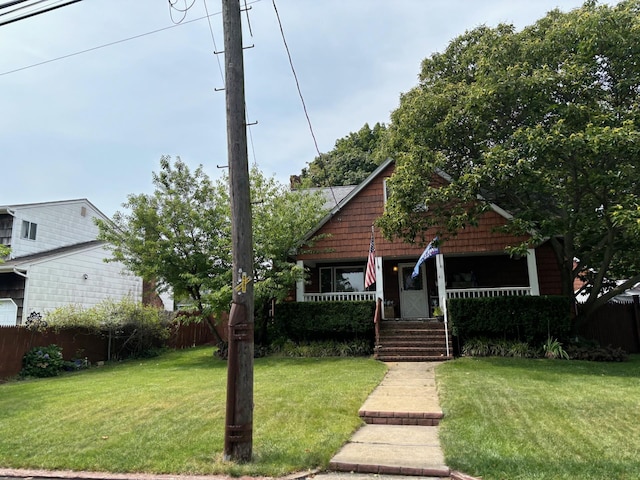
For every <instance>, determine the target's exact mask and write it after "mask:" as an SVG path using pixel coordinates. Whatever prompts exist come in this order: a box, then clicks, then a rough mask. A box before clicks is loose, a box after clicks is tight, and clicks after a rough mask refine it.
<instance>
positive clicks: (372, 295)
mask: <svg viewBox="0 0 640 480" xmlns="http://www.w3.org/2000/svg"><path fill="white" fill-rule="evenodd" d="M303 298H304V301H305V302H354V301H361V300H365V301H372V302H373V301H375V299H376V292H327V293H305V294H304V297H303Z"/></svg>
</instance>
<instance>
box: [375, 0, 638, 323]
mask: <svg viewBox="0 0 640 480" xmlns="http://www.w3.org/2000/svg"><path fill="white" fill-rule="evenodd" d="M639 29H640V1H639V0H624V1H621V2H619V3H617V4H616V5H614V6H610V5H598V4H597V3H596V2H587V3H585V4H584V6H582V7H581V8H578V9H575V10H573V11H570V12H568V13H562V12H560V11H559V10H554V11H551V12H549V13H548V14H547V15H546V16H545V17H544V18H542V19H540V20H539V21H537V22H536V23H535V24H534V25H532V26H530V27H527V28H525V29H523V30H522V31H520V32H516V31H515V29H514V27H513V26H511V25H499V26H497V27H495V28H489V27H486V26H482V27H478V28H476V29H473V30H471V31H468V32H466V33H465V34H463V35H461V36H459V37H457V38H456V39H454V40H453V41H452V42H451V43H450V44H449V46H448V48H447V49H446V50H445V51H444V52H443V53H436V54H434V55H432V56H431V57H429V58H426V59H425V60H424V61H423V63H422V70H421V73H420V83H419V85H418V86H416V87H415V88H413V89H412V90H410V91H409V92H407V93H406V94H404V95H402V97H401V102H400V106H399V108H398V109H397V110H396V111H395V112H393V114H392V123H391V125H390V126H389V141H388V143H386V148H387V152H386V153H387V154H388V155H389V156H393V157H394V158H396V160H397V168H396V174H395V175H394V177H393V179H392V180H391V181H390V183H389V185H390V191H391V195H390V199H389V202H388V203H387V207H386V213H385V215H384V217H383V218H382V220H381V221H380V225H381V226H382V228H383V230H384V232H385V234H386V235H387V236H399V237H404V238H406V239H408V240H410V241H411V240H413V239H414V238H415V236H416V234H418V233H420V232H423V231H425V230H426V229H427V228H428V227H435V228H436V229H437V230H439V233H440V236H441V238H443V240H446V237H447V236H450V235H453V234H454V233H455V232H457V231H458V230H460V229H461V228H462V227H464V226H466V225H473V224H474V223H475V222H476V221H477V220H478V218H479V215H481V214H482V213H483V212H484V211H485V210H486V209H487V208H488V206H489V203H490V202H493V203H495V204H497V205H500V206H501V207H503V208H505V209H507V210H508V211H509V212H510V213H511V214H513V221H511V222H510V223H509V225H508V230H509V231H511V232H512V233H516V234H522V235H526V236H527V237H530V239H531V240H530V242H531V243H533V244H536V243H538V242H540V241H541V240H542V239H549V240H550V242H551V245H552V246H553V248H554V251H555V253H556V256H557V258H558V262H559V265H560V267H561V270H562V274H563V277H562V282H563V288H564V290H565V294H567V295H569V294H572V293H573V280H574V279H575V278H577V277H579V278H581V279H582V280H584V281H585V282H586V283H585V287H584V289H583V290H584V293H586V294H588V296H589V297H588V300H587V308H586V310H585V312H586V313H585V316H588V314H589V313H590V312H592V311H593V310H595V308H597V307H598V306H599V305H600V304H602V303H604V302H606V301H607V300H608V299H609V298H611V297H612V296H613V295H615V294H616V293H618V292H620V291H623V290H624V289H626V288H628V286H630V285H633V284H635V283H636V282H638V281H640V274H639V272H640V223H639V222H638V219H639V218H640V217H639V216H638V211H639V208H638V207H639V206H640V183H639V182H637V177H638V172H637V169H638V158H639V156H640V131H639V129H638V125H639V122H640V63H638V62H637V60H636V59H637V58H638V57H639V56H640V44H639V43H638V42H637V35H638V31H639ZM442 172H444V173H445V174H446V175H444V178H446V179H447V181H446V182H445V181H443V176H442V175H441V174H442ZM434 179H440V181H439V182H434ZM418 204H426V205H427V206H428V209H429V216H425V215H423V214H422V212H420V211H418V210H417V209H415V205H418ZM527 246H528V245H527V244H526V243H525V244H522V245H514V246H513V247H514V251H516V250H517V251H521V250H522V249H524V248H526V247H527ZM574 259H577V264H576V265H575V266H574V263H573V261H574ZM615 279H628V281H627V282H625V283H624V284H622V285H620V286H617V287H616V286H615V284H614V283H613V280H615Z"/></svg>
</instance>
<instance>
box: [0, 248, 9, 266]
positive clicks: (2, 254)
mask: <svg viewBox="0 0 640 480" xmlns="http://www.w3.org/2000/svg"><path fill="white" fill-rule="evenodd" d="M10 251H11V249H10V248H9V247H7V246H6V245H0V263H4V259H5V258H6V257H7V256H8V255H9V252H10Z"/></svg>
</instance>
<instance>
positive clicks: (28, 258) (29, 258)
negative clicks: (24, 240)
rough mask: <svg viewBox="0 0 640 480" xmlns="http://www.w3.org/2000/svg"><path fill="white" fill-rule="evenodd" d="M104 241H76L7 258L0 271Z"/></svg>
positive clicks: (49, 258)
mask: <svg viewBox="0 0 640 480" xmlns="http://www.w3.org/2000/svg"><path fill="white" fill-rule="evenodd" d="M105 243H106V242H103V241H102V240H90V241H88V242H82V243H76V244H74V245H67V246H65V247H59V248H54V249H51V250H46V251H44V252H38V253H33V254H30V255H24V256H22V257H17V258H12V259H11V260H7V261H6V262H4V263H2V264H0V273H6V272H13V271H14V270H16V269H17V270H24V269H25V268H26V267H28V266H29V265H31V264H33V263H38V262H43V261H47V260H52V259H55V258H60V257H63V256H65V255H69V254H72V253H76V252H80V251H83V250H89V249H92V248H95V247H98V246H101V245H104V244H105Z"/></svg>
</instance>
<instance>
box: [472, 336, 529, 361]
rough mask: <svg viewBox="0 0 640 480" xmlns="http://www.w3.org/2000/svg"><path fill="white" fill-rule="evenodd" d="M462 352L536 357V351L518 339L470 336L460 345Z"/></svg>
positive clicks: (480, 355)
mask: <svg viewBox="0 0 640 480" xmlns="http://www.w3.org/2000/svg"><path fill="white" fill-rule="evenodd" d="M462 354H463V355H465V356H469V357H490V356H492V357H514V358H536V357H537V356H538V351H537V350H536V349H535V348H533V347H531V346H529V344H528V343H526V342H521V341H518V340H496V339H493V340H491V339H488V338H470V339H469V340H467V341H466V342H465V343H464V345H463V346H462Z"/></svg>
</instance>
